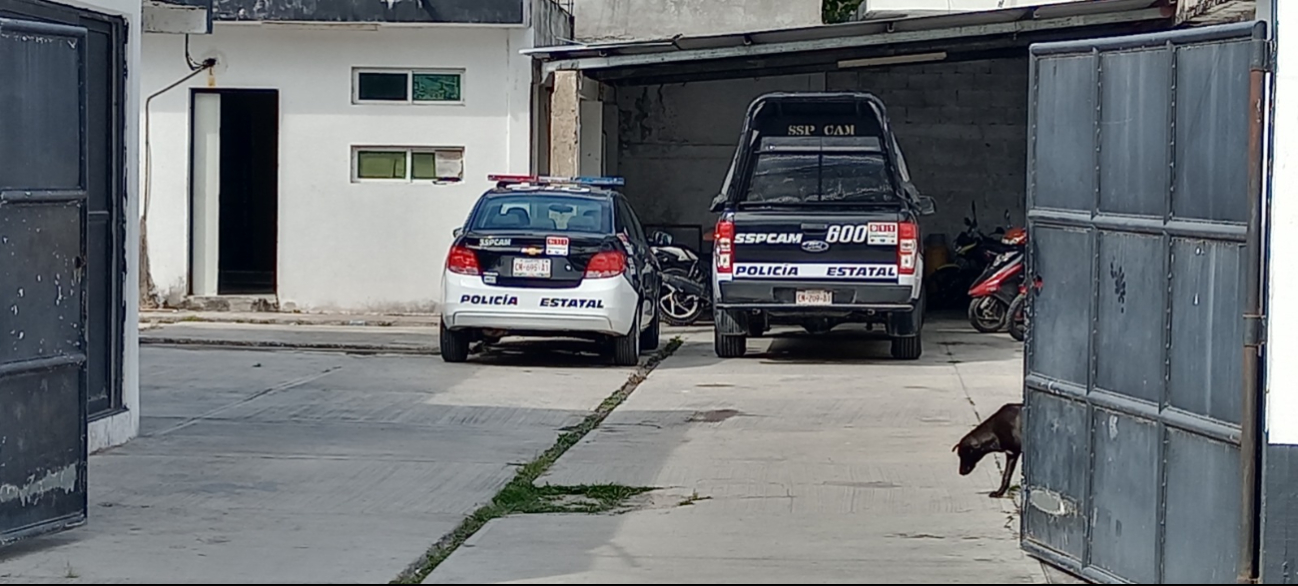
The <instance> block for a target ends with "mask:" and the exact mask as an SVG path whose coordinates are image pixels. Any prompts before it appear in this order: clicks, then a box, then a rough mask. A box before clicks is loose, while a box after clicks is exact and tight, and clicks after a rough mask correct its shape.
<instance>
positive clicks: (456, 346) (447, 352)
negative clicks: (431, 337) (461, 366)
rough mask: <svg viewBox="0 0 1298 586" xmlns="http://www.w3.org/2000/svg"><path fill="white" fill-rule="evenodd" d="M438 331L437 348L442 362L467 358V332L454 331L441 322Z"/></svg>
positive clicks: (460, 360) (459, 360)
mask: <svg viewBox="0 0 1298 586" xmlns="http://www.w3.org/2000/svg"><path fill="white" fill-rule="evenodd" d="M439 330H440V331H439V332H438V336H437V337H438V344H437V345H438V348H439V350H440V351H441V353H442V361H444V362H464V361H465V360H468V359H469V341H470V340H469V332H468V331H465V330H460V331H458V332H457V331H455V330H452V329H450V328H448V327H446V322H441V324H440V326H439Z"/></svg>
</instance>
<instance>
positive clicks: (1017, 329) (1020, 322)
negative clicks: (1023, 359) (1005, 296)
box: [1006, 277, 1041, 342]
mask: <svg viewBox="0 0 1298 586" xmlns="http://www.w3.org/2000/svg"><path fill="white" fill-rule="evenodd" d="M1032 288H1033V289H1036V290H1038V291H1040V290H1041V277H1037V278H1036V279H1034V282H1033V284H1032ZM1027 307H1028V286H1027V284H1026V283H1020V284H1019V294H1018V296H1017V297H1015V298H1014V302H1013V303H1010V309H1009V318H1008V321H1009V323H1008V324H1007V326H1006V329H1008V330H1009V332H1010V337H1011V338H1014V339H1015V340H1018V341H1020V342H1022V341H1023V340H1025V339H1026V338H1027V328H1028V315H1027V313H1028V312H1027Z"/></svg>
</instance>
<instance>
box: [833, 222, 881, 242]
mask: <svg viewBox="0 0 1298 586" xmlns="http://www.w3.org/2000/svg"><path fill="white" fill-rule="evenodd" d="M825 242H828V243H830V244H863V243H868V244H871V245H893V244H897V224H896V223H893V222H872V223H869V224H857V225H851V224H847V225H841V224H840V225H837V226H830V227H829V232H828V233H827V234H825Z"/></svg>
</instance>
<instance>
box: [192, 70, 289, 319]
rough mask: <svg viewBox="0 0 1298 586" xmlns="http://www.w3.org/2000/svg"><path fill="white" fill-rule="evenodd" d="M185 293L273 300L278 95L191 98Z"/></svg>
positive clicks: (228, 94) (238, 92) (221, 94)
mask: <svg viewBox="0 0 1298 586" xmlns="http://www.w3.org/2000/svg"><path fill="white" fill-rule="evenodd" d="M192 111H193V129H194V136H193V140H194V142H193V166H192V169H193V175H192V184H191V191H192V193H193V202H192V203H193V206H192V208H191V210H192V219H191V228H192V232H191V233H192V238H191V243H192V244H191V265H190V266H191V279H190V289H191V294H193V295H195V296H211V295H273V294H275V290H276V281H277V279H276V267H277V264H278V263H277V257H278V253H277V248H278V241H279V92H278V91H276V90H219V91H195V93H194V95H193V110H192Z"/></svg>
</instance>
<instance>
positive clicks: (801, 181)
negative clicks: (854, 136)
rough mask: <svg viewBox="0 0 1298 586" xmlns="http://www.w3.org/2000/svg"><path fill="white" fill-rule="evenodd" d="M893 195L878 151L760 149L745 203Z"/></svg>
mask: <svg viewBox="0 0 1298 586" xmlns="http://www.w3.org/2000/svg"><path fill="white" fill-rule="evenodd" d="M893 199H895V198H894V195H893V190H892V181H891V180H889V178H888V172H887V168H886V167H885V166H884V160H883V156H882V155H880V154H878V153H781V152H775V153H762V154H761V155H758V157H757V164H756V165H754V166H753V178H752V181H751V182H750V184H749V186H748V197H747V198H746V199H745V200H744V201H745V202H747V203H802V202H835V203H851V202H863V203H881V202H887V201H891V200H893Z"/></svg>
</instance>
